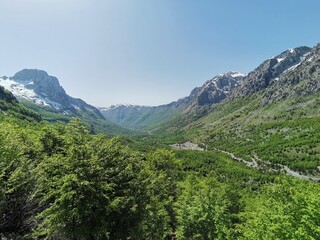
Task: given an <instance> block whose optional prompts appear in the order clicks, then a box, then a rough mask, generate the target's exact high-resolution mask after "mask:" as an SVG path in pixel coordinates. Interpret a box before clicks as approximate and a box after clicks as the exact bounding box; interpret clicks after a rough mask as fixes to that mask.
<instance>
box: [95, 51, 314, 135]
mask: <svg viewBox="0 0 320 240" xmlns="http://www.w3.org/2000/svg"><path fill="white" fill-rule="evenodd" d="M317 48H318V46H316V47H315V48H313V49H312V48H309V47H305V46H302V47H297V48H294V49H288V50H286V51H284V52H282V53H280V54H279V55H277V56H275V57H271V58H269V59H267V60H265V61H264V62H262V63H261V64H260V65H259V66H258V67H257V68H256V69H254V70H253V71H251V72H250V73H248V74H242V73H240V72H228V73H223V74H219V75H217V76H215V77H213V78H212V79H211V80H208V81H207V82H205V83H204V84H203V85H202V86H201V87H197V88H195V89H193V90H192V91H191V93H190V95H189V96H187V97H184V98H181V99H179V100H177V101H175V102H172V103H169V104H166V105H161V106H156V107H146V106H134V105H115V106H111V107H109V108H100V111H101V113H102V114H103V115H104V117H105V118H106V119H109V120H110V121H112V122H114V123H117V124H119V125H120V126H122V127H124V128H128V129H132V130H148V131H150V130H156V129H159V127H161V126H163V125H165V124H167V123H169V125H170V122H176V121H178V122H179V124H181V123H182V124H184V125H186V124H187V123H190V122H192V121H194V120H196V119H199V118H201V117H203V116H205V115H207V114H209V113H210V112H211V111H212V110H213V109H214V108H215V107H216V106H217V105H219V104H220V103H221V102H225V101H228V100H230V99H238V98H240V97H244V96H250V95H252V94H254V93H256V92H259V91H262V90H265V89H267V90H268V91H267V92H265V93H263V94H264V95H265V98H264V103H267V102H268V101H270V99H273V98H276V96H275V95H274V94H275V93H274V92H275V91H276V92H277V94H278V96H277V98H279V97H285V95H286V94H287V93H286V92H287V91H290V89H286V90H285V89H283V88H284V86H283V84H284V80H282V79H284V78H287V76H291V75H295V73H296V72H297V71H298V70H299V69H300V68H302V67H303V68H304V67H306V66H307V65H311V64H312V63H314V61H315V60H316V59H317V58H316V56H317V54H318V53H317ZM315 64H316V63H315ZM313 68H315V67H313ZM296 77H297V76H296ZM271 89H273V90H271Z"/></svg>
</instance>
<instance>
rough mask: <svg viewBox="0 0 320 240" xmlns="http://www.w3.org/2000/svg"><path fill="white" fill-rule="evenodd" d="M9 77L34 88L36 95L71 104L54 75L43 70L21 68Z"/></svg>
mask: <svg viewBox="0 0 320 240" xmlns="http://www.w3.org/2000/svg"><path fill="white" fill-rule="evenodd" d="M10 79H11V80H14V81H16V82H18V83H21V84H23V85H25V86H26V87H27V88H29V89H32V90H34V92H35V93H36V94H37V95H39V96H42V97H44V98H48V99H50V100H51V101H54V102H57V103H59V104H61V105H62V106H65V107H69V106H70V105H71V103H70V100H69V97H68V96H67V94H66V92H65V90H64V89H63V88H62V87H61V86H60V84H59V80H58V79H57V78H56V77H53V76H49V74H48V73H47V72H45V71H43V70H38V69H23V70H21V71H19V72H17V73H16V74H15V75H14V76H13V77H11V78H10Z"/></svg>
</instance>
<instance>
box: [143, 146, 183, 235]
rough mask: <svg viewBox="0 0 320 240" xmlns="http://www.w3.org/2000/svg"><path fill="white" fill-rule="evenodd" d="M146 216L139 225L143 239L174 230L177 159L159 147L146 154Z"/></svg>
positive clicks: (171, 232) (177, 175) (177, 176)
mask: <svg viewBox="0 0 320 240" xmlns="http://www.w3.org/2000/svg"><path fill="white" fill-rule="evenodd" d="M147 159H148V162H147V165H146V169H145V174H146V175H147V177H146V179H147V188H146V191H147V196H148V202H147V205H146V213H145V214H146V215H145V217H144V220H143V223H142V225H141V227H142V232H143V236H142V238H144V239H165V238H166V237H169V236H170V235H172V234H173V233H174V231H175V225H176V219H175V211H174V209H173V204H174V202H175V200H176V197H177V181H178V180H179V172H178V170H179V161H178V160H177V159H176V158H175V157H174V154H173V153H172V152H171V151H168V150H164V149H159V150H157V151H155V152H154V153H152V154H150V155H149V156H148V157H147Z"/></svg>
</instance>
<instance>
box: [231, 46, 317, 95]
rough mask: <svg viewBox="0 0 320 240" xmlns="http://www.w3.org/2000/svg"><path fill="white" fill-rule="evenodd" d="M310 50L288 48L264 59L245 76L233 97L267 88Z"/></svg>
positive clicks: (307, 48)
mask: <svg viewBox="0 0 320 240" xmlns="http://www.w3.org/2000/svg"><path fill="white" fill-rule="evenodd" d="M310 51H311V48H309V47H298V48H295V49H288V50H287V51H284V52H283V53H281V54H280V55H278V56H276V57H273V58H270V59H268V60H266V61H264V62H263V63H262V64H261V65H260V66H259V67H257V68H256V69H255V70H254V71H252V72H250V73H249V74H248V75H247V76H246V77H244V78H243V81H242V84H241V85H240V86H239V87H237V88H236V89H235V90H234V92H233V93H232V96H231V98H235V97H240V96H246V95H250V94H253V93H255V92H258V91H260V90H262V89H265V88H267V87H268V86H269V85H270V83H271V82H272V81H273V80H276V79H277V78H278V77H280V75H281V74H283V73H284V72H285V71H287V70H288V69H290V68H292V67H294V66H295V65H297V64H299V63H301V62H302V61H303V60H304V59H305V58H306V56H307V55H308V54H309V52H310Z"/></svg>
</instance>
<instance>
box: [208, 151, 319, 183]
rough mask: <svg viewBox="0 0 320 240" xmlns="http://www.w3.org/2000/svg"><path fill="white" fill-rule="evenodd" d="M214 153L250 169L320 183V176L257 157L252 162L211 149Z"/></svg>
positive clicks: (226, 152) (229, 153)
mask: <svg viewBox="0 0 320 240" xmlns="http://www.w3.org/2000/svg"><path fill="white" fill-rule="evenodd" d="M212 149H213V150H214V151H217V152H221V153H225V154H228V155H229V156H230V157H231V158H232V159H234V160H236V161H239V162H243V163H244V164H246V165H247V166H248V167H252V168H266V167H267V168H269V170H270V171H273V172H282V173H285V174H287V175H289V176H293V177H296V178H299V179H304V180H311V181H314V182H319V181H320V176H312V175H304V174H301V173H299V172H296V171H293V170H292V169H290V168H289V167H288V166H286V165H282V164H279V163H278V164H272V163H271V162H268V161H263V160H261V159H259V158H258V156H255V157H252V158H251V159H252V162H250V161H247V160H244V159H243V158H240V157H237V156H235V155H234V154H233V153H231V152H228V151H224V150H221V149H218V148H212ZM272 165H274V166H277V167H278V168H279V169H275V168H272Z"/></svg>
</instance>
